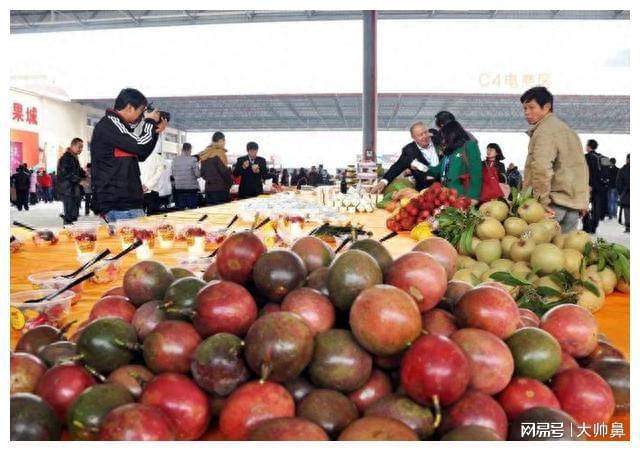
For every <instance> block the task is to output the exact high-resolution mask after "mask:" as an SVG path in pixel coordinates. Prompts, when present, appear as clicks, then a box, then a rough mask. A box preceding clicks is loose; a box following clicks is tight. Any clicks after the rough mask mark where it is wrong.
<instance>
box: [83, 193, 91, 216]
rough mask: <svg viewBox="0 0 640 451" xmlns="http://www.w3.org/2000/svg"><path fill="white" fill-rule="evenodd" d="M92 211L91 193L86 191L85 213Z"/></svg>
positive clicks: (87, 214) (86, 214)
mask: <svg viewBox="0 0 640 451" xmlns="http://www.w3.org/2000/svg"><path fill="white" fill-rule="evenodd" d="M89 213H91V193H84V215H85V216H89Z"/></svg>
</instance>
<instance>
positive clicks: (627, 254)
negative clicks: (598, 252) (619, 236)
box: [612, 243, 631, 258]
mask: <svg viewBox="0 0 640 451" xmlns="http://www.w3.org/2000/svg"><path fill="white" fill-rule="evenodd" d="M612 248H613V250H614V251H615V252H616V253H617V254H622V255H624V256H625V257H626V258H631V253H630V252H629V249H628V248H627V247H626V246H623V245H622V244H617V243H614V244H613V246H612Z"/></svg>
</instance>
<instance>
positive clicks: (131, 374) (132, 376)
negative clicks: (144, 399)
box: [127, 371, 147, 388]
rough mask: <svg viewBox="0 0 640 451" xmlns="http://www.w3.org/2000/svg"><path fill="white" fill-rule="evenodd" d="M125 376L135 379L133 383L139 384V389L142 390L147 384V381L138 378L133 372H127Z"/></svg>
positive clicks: (140, 377)
mask: <svg viewBox="0 0 640 451" xmlns="http://www.w3.org/2000/svg"><path fill="white" fill-rule="evenodd" d="M127 376H129V377H131V378H133V379H135V381H136V382H137V383H138V384H140V388H144V386H145V385H146V384H147V381H146V380H145V379H144V378H143V377H142V376H140V375H139V374H138V373H136V372H134V371H129V372H127Z"/></svg>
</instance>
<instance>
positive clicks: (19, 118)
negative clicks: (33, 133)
mask: <svg viewBox="0 0 640 451" xmlns="http://www.w3.org/2000/svg"><path fill="white" fill-rule="evenodd" d="M11 120H14V121H16V122H25V121H26V123H27V124H31V125H38V109H37V108H36V107H31V108H27V111H26V120H25V113H24V107H23V106H22V104H21V103H18V102H14V103H13V106H12V110H11Z"/></svg>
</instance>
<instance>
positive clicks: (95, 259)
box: [60, 249, 111, 279]
mask: <svg viewBox="0 0 640 451" xmlns="http://www.w3.org/2000/svg"><path fill="white" fill-rule="evenodd" d="M110 253H111V251H110V250H109V249H105V250H104V251H102V252H101V253H100V254H98V255H96V256H95V257H93V258H92V259H91V260H89V261H88V262H86V263H85V264H84V265H82V266H81V267H79V268H78V269H76V270H75V271H73V272H72V273H69V274H65V275H64V276H60V277H64V278H65V279H72V278H74V277H75V276H77V275H78V274H80V273H81V272H82V271H84V270H85V269H87V268H88V267H90V266H92V265H94V264H96V263H98V262H99V261H100V260H102V259H103V258H105V257H106V256H107V255H109V254H110Z"/></svg>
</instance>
